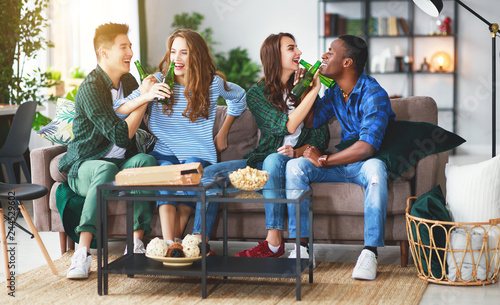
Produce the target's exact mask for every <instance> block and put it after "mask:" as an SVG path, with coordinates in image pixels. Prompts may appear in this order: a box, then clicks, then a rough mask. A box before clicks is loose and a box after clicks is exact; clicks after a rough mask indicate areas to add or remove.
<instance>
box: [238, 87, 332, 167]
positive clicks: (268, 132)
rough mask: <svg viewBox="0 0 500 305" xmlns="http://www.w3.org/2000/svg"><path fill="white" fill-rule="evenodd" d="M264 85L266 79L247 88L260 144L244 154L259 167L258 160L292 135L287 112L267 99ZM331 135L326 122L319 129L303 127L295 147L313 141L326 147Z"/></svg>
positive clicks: (248, 101)
mask: <svg viewBox="0 0 500 305" xmlns="http://www.w3.org/2000/svg"><path fill="white" fill-rule="evenodd" d="M264 87H265V83H264V82H259V83H257V84H256V85H254V86H252V88H250V90H248V92H247V106H248V108H249V109H250V111H251V112H252V114H253V116H254V118H255V121H256V123H257V126H258V128H259V129H260V139H259V145H257V147H256V148H254V149H253V150H252V151H250V152H249V153H247V154H246V155H245V156H244V158H248V161H247V164H248V165H249V166H251V167H256V165H257V162H259V161H263V160H264V159H265V158H266V157H267V156H268V155H270V154H272V153H275V152H277V150H278V148H279V147H281V146H282V145H283V138H284V137H285V136H287V135H290V133H289V132H288V130H287V128H286V123H287V122H288V114H287V113H284V112H280V111H279V110H277V109H276V107H274V106H273V104H271V102H269V101H268V100H267V98H266V94H264ZM329 138H330V137H329V133H328V128H327V126H326V124H322V125H321V126H320V127H318V128H316V129H312V128H305V127H304V128H302V132H301V133H300V136H299V139H298V141H297V144H296V145H295V147H294V149H295V148H299V147H301V146H304V145H306V144H310V145H313V146H315V147H317V148H318V149H319V150H321V151H323V150H324V149H326V147H327V146H328V140H329Z"/></svg>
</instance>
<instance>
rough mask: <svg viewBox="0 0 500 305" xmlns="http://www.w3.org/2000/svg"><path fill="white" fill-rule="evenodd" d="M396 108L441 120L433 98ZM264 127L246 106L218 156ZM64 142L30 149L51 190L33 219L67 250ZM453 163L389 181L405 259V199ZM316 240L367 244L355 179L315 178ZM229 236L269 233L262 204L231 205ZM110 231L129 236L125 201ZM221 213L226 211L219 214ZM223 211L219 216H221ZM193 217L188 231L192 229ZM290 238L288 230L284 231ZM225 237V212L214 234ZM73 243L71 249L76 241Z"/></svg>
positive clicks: (400, 114)
mask: <svg viewBox="0 0 500 305" xmlns="http://www.w3.org/2000/svg"><path fill="white" fill-rule="evenodd" d="M391 103H392V109H393V110H394V112H395V113H396V119H398V120H410V121H423V122H429V123H434V124H437V113H438V111H437V106H436V103H435V101H434V100H433V99H432V98H430V97H409V98H400V99H393V100H391ZM225 115H226V108H225V107H223V106H219V107H218V109H217V117H216V120H215V126H214V133H215V132H216V131H217V130H218V129H219V128H220V127H221V125H222V122H223V119H224V117H225ZM329 129H330V142H329V146H328V151H327V153H329V154H331V153H334V152H335V151H336V149H335V147H334V146H335V145H336V144H338V143H339V142H340V125H339V123H338V121H337V120H336V119H335V118H333V119H332V120H331V121H330V122H329ZM258 136H259V131H258V129H257V126H256V124H255V121H254V119H253V116H252V114H251V113H250V111H249V110H248V109H247V110H246V111H245V112H244V113H243V114H242V115H241V116H240V117H238V118H237V119H236V120H235V122H234V124H233V126H232V127H231V130H230V132H229V135H228V149H227V150H226V151H224V152H222V154H221V155H220V156H219V160H220V161H227V160H235V159H241V158H242V156H243V155H244V154H245V153H246V152H248V151H249V150H250V149H252V148H253V147H255V145H256V144H257V139H258ZM65 151H66V147H64V146H60V145H58V146H51V147H43V148H37V149H34V150H33V151H32V152H31V170H32V180H33V183H37V184H41V185H44V186H46V187H47V188H48V189H49V193H48V194H47V195H46V196H44V197H42V198H39V199H36V200H34V202H33V208H34V222H35V225H36V227H37V229H38V230H39V231H40V232H45V231H50V232H60V238H61V251H62V252H65V251H66V249H67V243H66V241H67V236H66V234H65V233H64V230H63V226H62V223H61V219H60V215H59V212H58V211H57V207H56V203H55V191H56V188H57V186H58V185H59V184H60V183H61V182H62V181H64V180H65V179H66V175H65V174H63V173H60V172H59V171H58V169H57V167H58V163H59V160H60V158H61V157H62V155H63V154H64V153H65ZM447 162H448V152H443V153H439V154H434V155H430V156H427V157H425V158H424V159H422V160H420V161H419V162H418V163H417V165H416V166H414V167H412V168H410V169H409V170H407V171H406V172H405V173H404V174H403V175H402V176H401V177H400V178H398V179H396V180H394V181H393V180H391V181H390V182H389V184H388V190H389V197H388V203H387V205H388V206H387V224H386V229H385V238H386V244H396V245H400V247H401V264H402V265H403V266H406V264H407V261H408V241H407V235H406V228H405V208H406V199H407V198H408V197H410V196H420V195H422V194H424V193H425V192H427V191H429V190H430V189H431V188H433V187H434V186H436V185H438V184H441V187H442V188H443V189H444V186H445V183H444V182H445V177H444V167H445V164H446V163H447ZM312 189H313V205H314V206H313V211H314V221H313V225H314V241H315V242H316V243H354V244H362V243H363V225H364V217H363V198H364V189H363V188H362V187H360V186H358V185H356V184H350V183H314V184H312ZM228 212H229V213H228V237H229V239H230V240H262V239H263V238H264V237H265V236H266V230H265V213H264V207H263V205H261V204H254V205H252V204H244V205H242V204H239V205H237V204H231V205H229V210H228ZM108 213H109V232H110V234H111V235H112V236H114V237H124V236H125V226H124V222H125V208H124V206H123V205H114V204H112V205H110V207H109V212H108ZM219 214H221V213H219ZM219 216H220V215H219ZM192 220H193V217H191V219H190V222H189V224H188V228H187V229H186V232H191V231H190V229H191V226H192ZM151 225H152V227H153V232H152V236H161V229H160V222H159V219H158V215H157V214H156V213H155V215H154V218H153V221H152V224H151ZM284 236H285V238H286V237H287V232H286V230H285V232H284ZM210 238H211V239H212V240H217V239H220V238H222V221H221V219H220V217H218V218H217V220H216V222H215V227H214V230H213V232H212V236H211V237H210ZM68 242H69V244H68V245H69V247H70V248H72V247H73V246H74V243H72V242H71V241H68Z"/></svg>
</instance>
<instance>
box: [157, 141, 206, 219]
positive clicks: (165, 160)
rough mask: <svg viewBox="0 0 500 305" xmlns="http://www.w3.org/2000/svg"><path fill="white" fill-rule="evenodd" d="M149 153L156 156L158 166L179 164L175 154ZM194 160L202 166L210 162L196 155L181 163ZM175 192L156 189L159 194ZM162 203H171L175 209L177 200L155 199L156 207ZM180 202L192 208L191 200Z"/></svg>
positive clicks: (187, 193)
mask: <svg viewBox="0 0 500 305" xmlns="http://www.w3.org/2000/svg"><path fill="white" fill-rule="evenodd" d="M149 154H150V155H152V156H153V157H155V158H156V161H157V162H158V165H160V166H163V165H173V164H181V162H180V161H179V159H177V157H176V156H165V155H162V154H159V153H157V152H155V151H152V152H151V153H149ZM194 162H200V163H201V166H203V167H206V166H209V165H211V164H212V163H210V162H208V161H205V160H203V159H201V158H198V157H191V158H188V159H186V161H184V162H182V164H187V163H194ZM175 193H176V192H175V191H158V194H159V195H172V194H175ZM183 193H184V194H186V195H195V193H196V192H183ZM163 204H171V205H173V206H175V209H177V202H174V201H157V202H156V208H158V207H159V206H160V205H163ZM182 204H185V205H187V206H188V207H190V208H194V203H192V202H183V203H182Z"/></svg>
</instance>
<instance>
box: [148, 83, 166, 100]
mask: <svg viewBox="0 0 500 305" xmlns="http://www.w3.org/2000/svg"><path fill="white" fill-rule="evenodd" d="M144 80H146V79H144ZM146 94H148V95H149V96H148V100H149V101H152V100H154V99H155V98H157V99H164V98H166V97H168V98H170V94H171V91H170V88H169V87H168V85H167V84H165V83H156V84H154V85H153V86H152V87H151V89H150V90H149V92H148V93H146Z"/></svg>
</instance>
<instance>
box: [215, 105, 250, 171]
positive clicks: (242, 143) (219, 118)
mask: <svg viewBox="0 0 500 305" xmlns="http://www.w3.org/2000/svg"><path fill="white" fill-rule="evenodd" d="M226 113H227V106H217V113H216V116H215V123H214V128H213V134H214V136H215V135H216V134H217V133H218V132H219V129H220V128H221V127H222V124H223V123H224V120H225V118H226ZM258 141H259V135H258V128H257V124H256V123H255V119H254V117H253V115H252V113H251V112H250V110H248V109H245V111H243V113H242V114H241V115H240V116H239V117H236V118H235V119H234V122H233V124H232V125H231V129H230V130H229V133H228V135H227V145H228V147H227V149H226V150H224V151H223V152H222V153H220V154H218V155H217V159H218V162H222V161H229V160H239V159H243V155H244V154H246V153H247V152H249V151H250V150H252V149H253V148H254V147H255V146H257V143H258Z"/></svg>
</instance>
